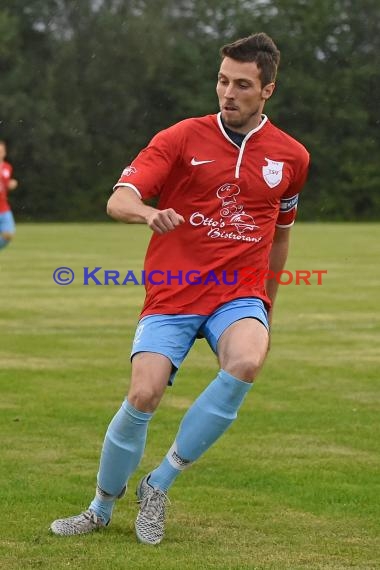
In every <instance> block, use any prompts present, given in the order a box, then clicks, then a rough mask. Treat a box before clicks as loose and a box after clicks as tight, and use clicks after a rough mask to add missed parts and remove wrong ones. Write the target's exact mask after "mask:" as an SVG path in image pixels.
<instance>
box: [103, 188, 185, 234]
mask: <svg viewBox="0 0 380 570" xmlns="http://www.w3.org/2000/svg"><path fill="white" fill-rule="evenodd" d="M107 214H108V215H109V216H111V218H114V219H115V220H118V221H119V222H124V223H126V224H144V223H145V224H147V225H148V226H149V227H150V229H151V230H152V231H154V232H156V233H158V234H165V233H166V232H170V231H172V230H174V229H175V228H176V227H178V226H179V225H180V224H183V223H184V221H185V219H184V217H183V216H181V214H178V213H177V212H176V211H175V210H173V208H167V209H165V210H158V209H157V208H153V207H152V206H148V205H146V204H144V202H143V201H142V200H141V198H139V196H138V195H137V194H136V192H135V191H134V190H133V189H132V188H128V187H124V186H123V187H120V188H117V189H116V190H115V192H114V193H113V195H112V196H111V198H110V199H109V200H108V204H107Z"/></svg>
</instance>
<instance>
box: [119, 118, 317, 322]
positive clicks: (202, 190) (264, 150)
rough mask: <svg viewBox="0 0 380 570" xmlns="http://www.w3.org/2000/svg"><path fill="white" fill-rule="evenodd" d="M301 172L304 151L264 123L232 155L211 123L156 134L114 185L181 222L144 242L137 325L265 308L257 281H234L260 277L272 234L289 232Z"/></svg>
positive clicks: (194, 122)
mask: <svg viewBox="0 0 380 570" xmlns="http://www.w3.org/2000/svg"><path fill="white" fill-rule="evenodd" d="M308 165H309V154H308V152H307V150H306V149H305V148H304V147H303V146H302V145H301V144H300V143H299V142H297V141H296V140H295V139H293V138H292V137H290V136H289V135H287V134H286V133H284V132H283V131H281V130H280V129H278V128H277V127H275V126H274V125H273V124H271V123H270V121H269V120H268V118H267V117H266V116H265V115H264V116H263V119H262V122H261V123H260V125H259V126H258V127H257V128H255V129H253V130H252V131H250V132H249V133H248V134H247V135H246V136H245V138H244V140H243V142H242V144H241V146H240V147H239V146H238V145H237V144H235V143H234V142H233V141H232V140H231V139H230V138H229V136H228V134H227V133H226V131H225V129H224V127H223V124H222V121H221V115H220V113H219V114H218V115H207V116H205V117H200V118H192V119H186V120H184V121H181V122H180V123H177V124H175V125H174V126H172V127H170V128H168V129H166V130H164V131H161V132H159V133H158V134H157V135H156V136H155V137H154V138H153V139H152V141H151V142H150V144H149V145H148V146H147V147H146V148H145V149H143V150H142V151H141V152H140V153H139V155H138V156H137V157H136V159H135V160H134V161H133V162H132V164H131V165H130V166H128V167H127V168H125V169H124V171H123V173H122V175H121V178H120V179H119V181H118V183H117V184H116V185H115V188H117V187H120V186H127V187H130V188H132V189H134V190H135V192H137V194H138V195H139V196H140V197H141V198H142V199H143V200H146V199H149V198H153V197H158V206H157V207H158V208H159V209H166V208H173V209H174V210H175V211H176V212H178V213H179V214H181V215H182V216H183V217H184V218H185V223H184V224H182V225H180V226H179V227H177V228H176V229H175V230H173V231H170V232H168V233H166V234H163V235H158V234H153V236H152V238H151V241H150V243H149V247H148V250H147V253H146V257H145V265H144V269H145V283H146V285H145V286H146V298H145V303H144V306H143V310H142V313H141V315H142V316H145V315H150V314H199V315H208V314H211V313H212V312H213V311H214V310H215V309H216V308H217V307H218V306H220V305H222V304H224V303H226V302H228V301H231V300H233V299H236V298H239V297H259V298H260V299H262V300H263V301H264V303H265V304H266V305H267V306H270V300H269V298H268V297H267V294H266V291H265V283H264V280H263V279H261V280H260V281H258V282H257V283H255V284H247V283H244V279H241V278H240V277H239V272H241V270H242V269H243V268H246V267H247V266H248V267H251V268H255V269H256V270H258V271H263V272H265V271H266V270H267V269H268V264H269V253H270V250H271V246H272V241H273V236H274V231H275V227H276V225H278V226H280V227H288V226H291V225H292V224H293V223H294V219H295V216H296V208H297V198H298V194H299V192H300V190H301V188H302V186H303V185H304V183H305V180H306V176H307V171H308Z"/></svg>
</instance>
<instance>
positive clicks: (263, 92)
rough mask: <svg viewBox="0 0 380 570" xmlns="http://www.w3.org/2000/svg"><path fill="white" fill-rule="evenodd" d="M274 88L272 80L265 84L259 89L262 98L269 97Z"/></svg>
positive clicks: (266, 98)
mask: <svg viewBox="0 0 380 570" xmlns="http://www.w3.org/2000/svg"><path fill="white" fill-rule="evenodd" d="M274 88H275V84H274V83H273V82H272V83H268V84H267V85H265V86H264V87H263V88H262V90H261V95H262V97H263V99H265V100H268V99H269V97H271V96H272V93H273V91H274Z"/></svg>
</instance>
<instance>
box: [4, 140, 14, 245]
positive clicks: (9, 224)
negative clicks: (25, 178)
mask: <svg viewBox="0 0 380 570" xmlns="http://www.w3.org/2000/svg"><path fill="white" fill-rule="evenodd" d="M6 156H7V145H6V144H5V142H4V141H1V140H0V249H3V248H4V247H5V246H7V245H8V244H9V242H10V241H11V239H12V238H13V236H14V233H15V221H14V218H13V214H12V211H11V207H10V205H9V202H8V192H10V191H12V190H15V189H16V188H17V185H18V182H17V180H16V179H15V178H12V172H13V168H12V166H11V164H9V162H6V161H5V157H6Z"/></svg>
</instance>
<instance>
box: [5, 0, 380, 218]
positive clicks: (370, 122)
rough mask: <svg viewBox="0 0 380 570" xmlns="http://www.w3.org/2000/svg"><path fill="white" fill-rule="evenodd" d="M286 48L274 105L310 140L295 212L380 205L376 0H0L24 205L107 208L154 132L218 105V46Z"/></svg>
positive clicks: (305, 214) (37, 211) (273, 114)
mask: <svg viewBox="0 0 380 570" xmlns="http://www.w3.org/2000/svg"><path fill="white" fill-rule="evenodd" d="M257 31H266V32H267V33H269V34H270V35H272V37H273V38H274V40H275V41H276V43H277V44H278V46H279V48H280V49H281V52H282V61H281V66H280V71H279V76H278V85H277V91H276V93H275V96H274V97H273V98H272V100H271V101H270V102H269V103H268V105H267V108H266V111H267V112H268V114H269V116H270V118H271V119H272V121H273V122H275V123H276V124H277V125H278V126H279V127H280V128H283V129H284V130H286V131H287V132H289V133H290V134H292V135H293V136H295V137H296V138H298V139H299V140H301V141H302V142H303V143H304V144H305V146H307V148H308V149H309V150H310V152H311V155H312V167H311V173H310V178H309V182H308V184H307V188H306V191H305V193H304V196H303V199H302V206H301V208H300V214H299V216H300V218H302V219H308V220H327V219H330V220H331V219H334V220H374V219H379V217H380V197H379V196H380V194H379V190H378V189H379V188H380V173H379V171H380V169H379V167H378V162H379V156H380V136H379V127H380V115H379V112H378V106H379V103H378V101H379V98H380V4H379V2H378V0H360V1H359V0H320V1H319V2H313V1H312V0H276V1H274V0H267V1H263V0H251V1H250V0H240V1H237V0H235V1H231V0H229V1H227V0H207V1H206V0H155V1H154V2H153V1H144V0H97V1H95V0H80V1H79V0H2V1H1V8H0V78H1V87H0V138H5V139H6V140H7V141H8V144H9V159H10V160H11V161H12V162H13V164H14V166H15V176H16V177H17V178H19V180H20V188H19V190H18V191H17V193H15V195H14V196H13V197H12V203H13V207H14V210H15V213H16V215H17V218H18V219H26V220H31V219H33V220H86V219H88V220H94V219H105V217H106V215H105V203H106V201H107V197H108V195H109V192H110V190H111V188H112V185H113V184H114V182H115V181H116V180H117V178H118V176H119V173H120V172H121V170H122V169H123V167H124V166H125V165H126V164H128V163H129V162H130V160H131V159H132V158H133V157H134V156H135V155H136V154H137V152H138V151H139V150H140V148H141V147H142V146H144V145H145V144H146V143H147V142H148V141H149V140H150V138H151V137H152V136H153V134H154V133H155V132H157V131H158V130H159V129H161V128H165V127H166V126H169V125H170V124H172V123H174V122H176V121H178V120H181V119H182V118H185V117H188V116H194V115H202V114H207V113H212V112H215V111H217V100H216V95H215V78H216V73H217V69H218V65H219V55H218V52H219V48H220V46H221V45H223V44H224V43H227V42H229V41H231V40H233V39H236V38H237V37H241V36H243V35H248V34H250V33H252V32H257Z"/></svg>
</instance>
